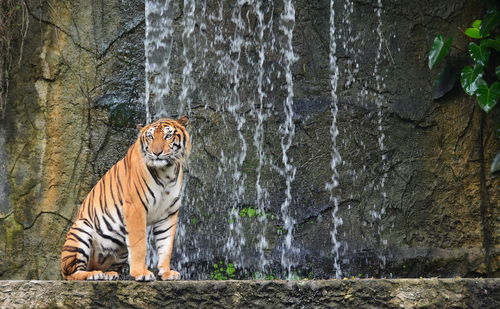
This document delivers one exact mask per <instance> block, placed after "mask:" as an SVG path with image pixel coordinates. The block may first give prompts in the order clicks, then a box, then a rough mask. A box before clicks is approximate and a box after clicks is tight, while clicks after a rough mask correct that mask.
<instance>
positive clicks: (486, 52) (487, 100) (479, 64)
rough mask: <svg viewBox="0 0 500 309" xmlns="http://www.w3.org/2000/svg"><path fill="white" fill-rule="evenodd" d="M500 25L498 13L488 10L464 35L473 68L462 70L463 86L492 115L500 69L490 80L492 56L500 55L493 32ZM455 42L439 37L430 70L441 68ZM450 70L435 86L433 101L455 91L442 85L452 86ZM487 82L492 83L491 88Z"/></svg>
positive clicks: (499, 44) (498, 91)
mask: <svg viewBox="0 0 500 309" xmlns="http://www.w3.org/2000/svg"><path fill="white" fill-rule="evenodd" d="M499 24H500V13H499V12H498V11H497V10H496V9H489V10H488V11H487V12H486V14H485V16H484V18H483V19H482V20H480V19H478V20H475V21H473V22H472V24H471V27H470V28H467V29H465V31H464V34H465V35H466V36H467V37H469V38H470V40H471V42H470V43H469V46H468V53H469V56H470V58H471V59H472V62H473V64H472V65H467V66H465V67H463V68H462V70H461V73H460V84H461V85H462V88H463V90H464V91H465V93H467V94H468V95H471V96H472V95H474V96H476V97H477V102H478V104H479V106H481V108H482V109H483V110H484V111H485V112H489V111H490V110H491V109H492V108H493V107H494V106H495V105H496V104H497V102H498V100H499V99H500V81H499V80H500V66H497V67H496V68H494V72H495V74H490V75H491V76H488V74H487V73H488V69H490V68H488V64H489V60H490V58H491V55H492V53H496V52H498V51H500V36H496V37H495V38H492V35H491V33H492V31H493V30H495V29H496V27H497V26H498V25H499ZM452 43H453V38H445V37H444V36H442V35H438V36H436V38H435V39H434V42H433V43H432V46H431V49H430V51H429V68H430V69H434V68H436V67H438V66H439V65H440V64H441V63H443V60H444V59H445V57H446V55H448V54H449V52H450V49H451V46H452ZM447 71H448V72H449V71H450V68H449V66H445V67H444V68H443V69H442V71H441V73H440V74H439V75H438V79H437V80H436V82H435V83H434V99H438V98H440V97H442V96H443V95H444V94H446V92H448V91H450V90H451V88H453V84H454V82H453V84H452V85H451V87H450V86H449V85H447V86H446V87H443V83H446V82H447V81H448V82H449V79H453V77H451V76H449V75H450V73H448V74H446V72H447ZM486 80H490V81H491V82H490V84H488V82H487V81H486Z"/></svg>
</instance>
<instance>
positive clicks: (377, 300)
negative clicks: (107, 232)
mask: <svg viewBox="0 0 500 309" xmlns="http://www.w3.org/2000/svg"><path fill="white" fill-rule="evenodd" d="M90 307H92V308H155V307H157V308H338V307H341V308H342V307H347V308H354V307H358V308H424V307H425V308H500V279H393V280H389V279H379V280H377V279H363V280H311V281H278V280H274V281H176V282H159V281H156V282H151V283H137V282H133V281H111V282H104V281H102V282H70V281H0V308H90Z"/></svg>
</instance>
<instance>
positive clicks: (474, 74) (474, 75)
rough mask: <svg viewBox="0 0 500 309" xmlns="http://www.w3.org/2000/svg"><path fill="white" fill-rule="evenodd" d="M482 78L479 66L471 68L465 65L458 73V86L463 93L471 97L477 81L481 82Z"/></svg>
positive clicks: (481, 70)
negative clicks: (460, 86)
mask: <svg viewBox="0 0 500 309" xmlns="http://www.w3.org/2000/svg"><path fill="white" fill-rule="evenodd" d="M481 77H483V68H482V67H481V66H479V65H476V66H474V68H472V67H471V66H469V65H467V66H465V67H464V68H463V69H462V72H461V73H460V84H461V85H462V88H463V89H464V91H465V93H467V94H468V95H473V94H475V93H476V90H477V87H478V85H477V83H478V81H479V80H482V79H481Z"/></svg>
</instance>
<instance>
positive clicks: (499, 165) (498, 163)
mask: <svg viewBox="0 0 500 309" xmlns="http://www.w3.org/2000/svg"><path fill="white" fill-rule="evenodd" d="M498 171H500V152H499V153H497V155H496V156H495V159H493V163H491V173H492V174H493V173H496V172H498Z"/></svg>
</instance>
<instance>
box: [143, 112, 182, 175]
mask: <svg viewBox="0 0 500 309" xmlns="http://www.w3.org/2000/svg"><path fill="white" fill-rule="evenodd" d="M188 122H189V118H188V117H187V116H183V117H181V118H179V119H177V120H174V119H160V120H158V121H155V122H153V123H151V124H148V125H146V126H144V127H139V126H138V128H139V129H140V133H139V143H140V146H141V147H140V149H141V152H142V156H143V158H144V161H145V162H146V165H148V166H151V167H157V168H161V167H165V166H169V165H172V164H173V163H174V162H178V161H184V159H185V158H186V157H187V156H188V155H189V152H190V151H191V141H190V137H189V134H188V132H187V131H186V125H187V124H188Z"/></svg>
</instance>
